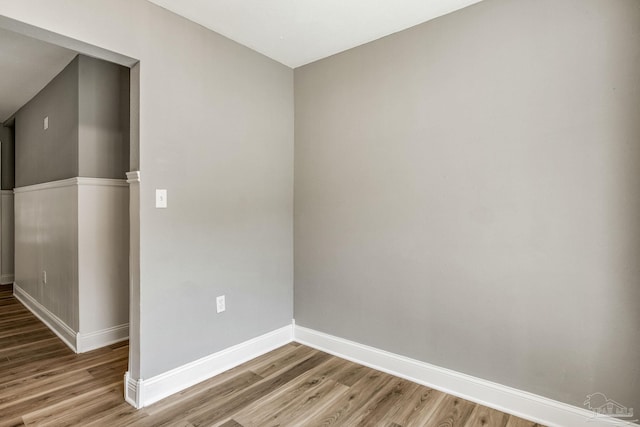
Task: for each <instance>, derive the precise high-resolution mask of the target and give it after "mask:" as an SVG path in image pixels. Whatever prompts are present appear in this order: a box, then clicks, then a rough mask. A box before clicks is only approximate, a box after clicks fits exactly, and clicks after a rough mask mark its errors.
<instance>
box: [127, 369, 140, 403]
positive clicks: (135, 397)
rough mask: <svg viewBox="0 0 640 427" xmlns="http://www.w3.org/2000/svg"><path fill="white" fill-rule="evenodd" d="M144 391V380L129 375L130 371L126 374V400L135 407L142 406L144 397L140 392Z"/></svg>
mask: <svg viewBox="0 0 640 427" xmlns="http://www.w3.org/2000/svg"><path fill="white" fill-rule="evenodd" d="M138 391H142V381H141V380H137V381H136V380H134V379H133V378H131V377H130V376H129V371H127V372H125V374H124V400H125V401H126V402H127V403H128V404H129V405H131V406H133V407H134V408H142V406H143V405H142V399H140V393H138Z"/></svg>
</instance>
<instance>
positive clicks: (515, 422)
mask: <svg viewBox="0 0 640 427" xmlns="http://www.w3.org/2000/svg"><path fill="white" fill-rule="evenodd" d="M0 343H1V345H2V346H0V427H8V426H12V427H13V426H16V427H17V426H20V427H25V426H56V427H58V426H94V427H104V426H109V427H112V426H141V427H145V426H148V427H159V426H171V427H198V426H217V427H258V426H259V427H262V426H273V427H275V426H296V427H301V426H312V427H315V426H381V427H410V426H438V427H440V426H442V427H445V426H448V427H454V426H456V427H457V426H459V427H537V426H538V425H537V424H535V423H532V422H529V421H525V420H522V419H520V418H517V417H513V416H510V415H508V414H505V413H502V412H499V411H496V410H493V409H489V408H486V407H484V406H481V405H476V404H474V403H472V402H469V401H465V400H463V399H460V398H457V397H454V396H450V395H447V394H444V393H442V392H439V391H437V390H432V389H430V388H428V387H424V386H421V385H418V384H415V383H412V382H410V381H407V380H404V379H401V378H397V377H394V376H392V375H389V374H386V373H383V372H379V371H376V370H374V369H370V368H367V367H364V366H361V365H358V364H355V363H352V362H349V361H347V360H343V359H340V358H337V357H334V356H331V355H329V354H326V353H323V352H321V351H318V350H314V349H312V348H309V347H306V346H304V345H300V344H298V343H291V344H288V345H285V346H283V347H281V348H279V349H276V350H274V351H272V352H270V353H267V354H265V355H262V356H260V357H257V358H255V359H253V360H251V361H249V362H247V363H245V364H243V365H241V366H238V367H236V368H234V369H231V370H229V371H227V372H224V373H222V374H220V375H218V376H216V377H214V378H211V379H210V380H208V381H204V382H202V383H200V384H197V385H195V386H193V387H191V388H189V389H187V390H183V391H181V392H179V393H176V394H175V395H173V396H171V397H169V398H167V399H164V400H162V401H160V402H157V403H156V404H154V405H152V406H149V407H147V408H144V409H141V410H136V409H134V408H133V407H131V406H130V405H129V404H127V403H125V402H124V399H123V389H122V387H123V375H124V372H125V371H126V370H127V359H128V352H129V348H128V345H127V344H126V343H118V344H114V345H112V346H108V347H104V348H101V349H98V350H95V351H92V352H89V353H84V354H79V355H78V354H74V353H73V352H72V351H71V350H69V348H67V346H66V345H65V344H63V343H62V342H61V341H60V340H59V339H58V338H57V337H56V336H55V335H54V334H53V333H52V332H50V331H49V330H48V329H47V327H46V326H45V325H43V324H42V323H41V322H40V321H39V320H37V319H36V318H35V317H34V316H33V315H32V314H31V313H30V312H28V311H27V310H26V309H24V307H22V306H21V305H20V303H19V302H18V301H17V300H15V299H14V298H13V296H12V292H11V288H10V287H7V286H0Z"/></svg>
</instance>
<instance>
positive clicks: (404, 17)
mask: <svg viewBox="0 0 640 427" xmlns="http://www.w3.org/2000/svg"><path fill="white" fill-rule="evenodd" d="M150 1H151V2H153V3H156V4H157V5H159V6H162V7H164V8H166V9H168V10H171V11H172V12H175V13H177V14H178V15H182V16H184V17H185V18H187V19H190V20H192V21H194V22H197V23H199V24H201V25H203V26H204V27H207V28H209V29H211V30H213V31H215V32H217V33H220V34H222V35H224V36H226V37H228V38H230V39H232V40H235V41H236V42H238V43H240V44H243V45H245V46H247V47H250V48H251V49H254V50H256V51H258V52H260V53H262V54H264V55H266V56H268V57H270V58H273V59H275V60H276V61H279V62H281V63H283V64H285V65H287V66H289V67H292V68H295V67H299V66H301V65H304V64H308V63H310V62H313V61H316V60H318V59H321V58H325V57H327V56H330V55H333V54H336V53H338V52H342V51H344V50H347V49H350V48H352V47H355V46H359V45H361V44H364V43H367V42H370V41H372V40H376V39H379V38H380V37H384V36H386V35H389V34H392V33H395V32H398V31H401V30H404V29H406V28H409V27H412V26H414V25H417V24H420V23H422V22H425V21H428V20H430V19H433V18H436V17H438V16H442V15H445V14H447V13H450V12H453V11H455V10H458V9H462V8H463V7H466V6H469V5H471V4H473V3H477V2H479V1H480V0H268V1H267V0H150Z"/></svg>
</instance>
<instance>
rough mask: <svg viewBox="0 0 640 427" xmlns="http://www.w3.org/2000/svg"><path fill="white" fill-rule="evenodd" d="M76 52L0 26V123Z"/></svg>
mask: <svg viewBox="0 0 640 427" xmlns="http://www.w3.org/2000/svg"><path fill="white" fill-rule="evenodd" d="M75 56H76V52H73V51H71V50H68V49H65V48H62V47H58V46H54V45H52V44H49V43H45V42H42V41H39V40H36V39H32V38H30V37H26V36H23V35H20V34H16V33H14V32H11V31H6V30H3V29H0V76H1V78H0V123H1V122H4V121H5V120H7V119H8V118H10V117H11V116H12V115H13V113H15V112H16V111H18V110H19V109H20V107H22V106H23V105H24V104H26V103H27V102H28V101H29V100H30V99H31V98H33V97H34V96H35V95H36V94H37V93H38V92H40V90H42V89H43V88H44V87H45V86H46V85H47V83H49V82H50V81H51V80H53V78H54V77H55V76H56V75H58V73H59V72H60V71H62V70H63V69H64V67H66V66H67V65H68V64H69V62H71V60H72V59H73V58H74V57H75Z"/></svg>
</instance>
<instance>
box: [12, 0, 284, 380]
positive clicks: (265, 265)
mask: <svg viewBox="0 0 640 427" xmlns="http://www.w3.org/2000/svg"><path fill="white" fill-rule="evenodd" d="M28 3H29V4H27V3H25V2H13V1H9V0H0V15H3V16H6V17H9V18H12V19H14V20H17V21H21V22H25V23H27V24H30V25H34V26H37V27H41V28H45V29H47V30H50V31H53V32H55V33H59V34H62V35H64V36H67V37H69V38H72V39H75V40H81V41H86V42H88V43H91V44H93V45H97V46H98V47H101V48H105V49H109V50H113V51H116V52H118V53H120V54H123V55H127V56H129V57H133V58H138V59H139V60H140V129H139V131H140V152H139V156H140V157H139V162H140V163H139V164H140V172H141V184H140V194H141V196H140V204H141V208H140V222H141V230H140V253H141V257H142V258H141V265H140V276H141V283H140V299H141V302H140V317H141V319H140V321H141V329H140V337H141V340H142V341H141V342H140V356H141V359H140V366H141V367H140V371H141V372H140V376H141V377H142V378H150V377H152V376H154V375H157V374H159V373H162V372H165V371H167V370H169V369H171V368H175V367H177V366H180V365H183V364H185V363H188V362H191V361H194V360H196V359H199V358H201V357H203V356H206V355H209V354H211V353H214V352H216V351H219V350H222V349H225V348H228V347H230V346H232V345H234V344H238V343H241V342H244V341H246V340H248V339H250V338H252V337H256V336H258V335H261V334H264V333H266V332H269V331H272V330H274V329H276V328H278V327H282V326H285V325H288V324H290V323H291V318H292V294H293V286H292V283H293V265H292V262H293V254H292V250H293V249H292V248H293V237H292V233H293V230H292V225H291V224H292V221H293V219H292V215H293V214H292V212H293V71H292V70H291V69H289V68H287V67H285V66H283V65H281V64H279V63H277V62H275V61H272V60H270V59H268V58H266V57H264V56H262V55H259V54H257V53H255V52H253V51H251V50H249V49H247V48H245V47H243V46H240V45H238V44H237V43H234V42H232V41H230V40H228V39H226V38H224V37H222V36H220V35H217V34H215V33H213V32H211V31H209V30H206V29H205V28H203V27H201V26H199V25H197V24H194V23H193V22H190V21H187V20H186V19H183V18H180V17H178V16H176V15H174V14H172V13H170V12H168V11H166V10H164V9H162V8H160V7H157V6H155V5H153V4H151V3H150V2H147V1H146V0H95V1H91V2H68V1H66V0H40V1H36V2H35V3H34V2H28ZM114 29H117V31H116V30H114ZM135 160H137V158H136V159H134V161H135ZM156 188H166V189H168V201H169V207H168V208H167V209H155V208H154V197H155V196H154V192H155V189H156ZM223 294H224V295H226V297H227V311H226V312H225V313H224V314H220V315H218V314H216V313H215V298H216V296H217V295H223ZM176 319H179V321H176ZM133 357H134V358H135V357H136V355H134V356H133ZM136 374H137V373H134V375H136ZM136 376H137V375H136Z"/></svg>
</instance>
